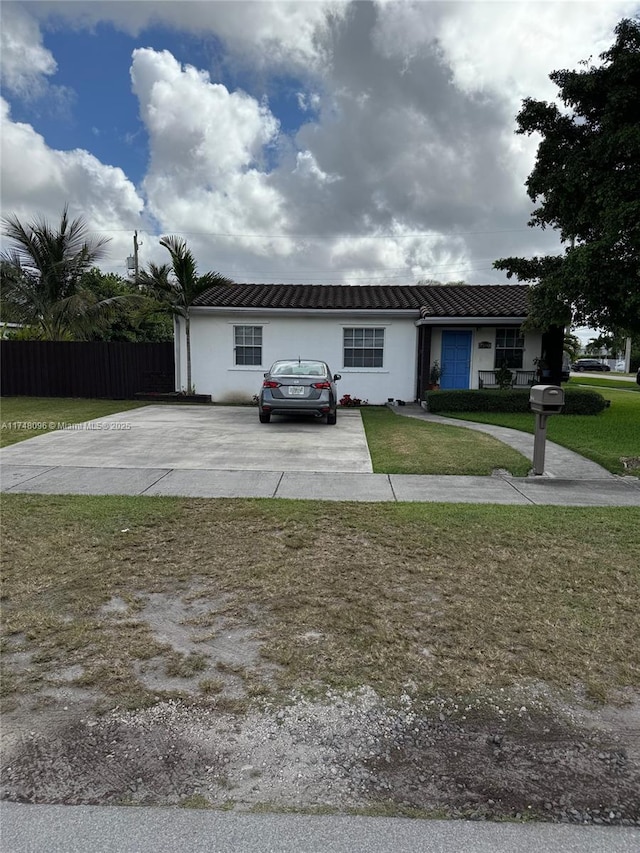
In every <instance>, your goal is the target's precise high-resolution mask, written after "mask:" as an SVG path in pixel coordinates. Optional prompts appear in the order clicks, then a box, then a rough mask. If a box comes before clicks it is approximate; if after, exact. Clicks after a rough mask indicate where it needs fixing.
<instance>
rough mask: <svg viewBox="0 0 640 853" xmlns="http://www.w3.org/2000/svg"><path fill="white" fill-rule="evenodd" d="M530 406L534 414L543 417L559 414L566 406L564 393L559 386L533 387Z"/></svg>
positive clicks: (530, 394)
mask: <svg viewBox="0 0 640 853" xmlns="http://www.w3.org/2000/svg"><path fill="white" fill-rule="evenodd" d="M529 405H530V406H531V411H532V412H539V413H540V414H543V415H554V414H558V412H561V411H562V408H563V406H564V391H563V390H562V388H560V386H558V385H532V386H531V391H530V392H529Z"/></svg>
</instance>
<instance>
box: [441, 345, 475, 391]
mask: <svg viewBox="0 0 640 853" xmlns="http://www.w3.org/2000/svg"><path fill="white" fill-rule="evenodd" d="M470 367H471V332H443V333H442V376H441V378H440V387H441V388H468V387H469V369H470Z"/></svg>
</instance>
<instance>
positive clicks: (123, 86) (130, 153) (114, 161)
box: [7, 23, 308, 184]
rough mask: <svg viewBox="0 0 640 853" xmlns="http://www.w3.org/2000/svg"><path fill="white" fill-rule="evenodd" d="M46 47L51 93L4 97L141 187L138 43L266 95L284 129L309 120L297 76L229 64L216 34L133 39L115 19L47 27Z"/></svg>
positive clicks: (67, 145) (17, 113)
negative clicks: (134, 85) (135, 70)
mask: <svg viewBox="0 0 640 853" xmlns="http://www.w3.org/2000/svg"><path fill="white" fill-rule="evenodd" d="M43 46H44V47H45V48H46V49H48V50H49V51H50V52H51V54H52V55H53V56H54V57H55V58H56V62H57V66H58V67H57V70H56V73H55V74H54V75H52V76H51V78H50V79H51V84H52V88H53V89H54V91H55V90H56V89H57V90H58V91H57V95H56V96H55V97H54V98H53V99H52V98H51V91H49V92H47V93H45V94H44V95H43V96H42V97H40V98H36V99H32V100H31V99H24V98H22V97H20V96H16V95H13V94H12V93H8V94H7V100H8V101H9V103H10V104H11V108H12V114H13V117H14V119H16V120H17V121H24V122H29V123H30V124H31V125H33V127H34V129H35V130H37V131H38V133H41V134H42V135H43V136H44V137H45V138H46V140H47V142H48V144H49V145H51V146H52V147H53V148H58V149H62V150H72V149H74V148H84V149H86V150H88V151H91V153H92V154H95V156H96V157H98V158H99V159H100V160H101V161H102V162H103V163H107V164H109V165H113V166H120V167H121V168H122V169H123V170H124V171H125V172H126V174H127V175H128V176H129V178H130V179H131V180H132V181H133V182H134V183H135V184H140V183H141V181H142V179H143V178H144V175H145V171H146V167H147V163H148V146H149V142H148V136H147V132H146V129H145V126H144V124H143V122H142V121H141V120H140V117H139V106H138V101H137V99H136V97H135V96H134V94H133V92H132V91H131V77H130V73H129V72H130V65H131V56H132V53H133V51H134V49H135V48H137V47H152V48H154V49H155V50H168V51H170V52H171V54H172V55H173V56H175V58H176V59H177V60H178V61H179V62H181V63H183V64H189V65H194V66H195V67H196V68H199V69H203V70H205V71H209V72H211V73H215V74H216V80H217V81H219V82H221V83H224V84H225V85H226V86H227V88H229V89H233V90H236V89H242V90H244V91H247V92H249V93H250V94H253V95H254V96H255V97H257V98H267V100H268V102H269V105H270V108H271V109H272V111H273V112H274V113H275V114H276V115H277V116H278V120H279V121H280V124H281V127H282V129H283V131H284V132H285V133H295V131H297V129H298V128H299V126H300V124H302V123H303V122H304V121H306V120H307V119H308V116H307V115H306V113H304V112H302V111H301V110H300V109H299V105H298V98H297V92H299V91H300V90H301V82H300V80H298V79H296V78H293V77H290V76H286V75H277V76H275V77H274V78H273V79H265V78H264V76H262V75H261V76H260V78H258V79H256V75H255V74H254V73H252V72H251V71H250V70H241V69H238V70H236V71H235V72H233V71H230V70H229V69H228V68H226V67H225V62H224V60H225V53H224V49H223V46H222V45H221V43H220V41H219V40H218V39H217V38H216V37H215V35H213V34H208V35H206V36H197V35H193V34H190V33H180V32H176V31H174V30H171V29H168V28H164V27H149V28H146V29H145V30H143V31H142V32H141V33H140V34H138V35H136V36H132V35H130V34H128V33H124V32H121V31H118V30H117V29H116V28H115V27H114V26H113V25H112V24H109V23H102V24H98V25H97V26H96V27H95V29H93V30H91V31H85V30H82V31H78V30H67V29H49V30H44V31H43Z"/></svg>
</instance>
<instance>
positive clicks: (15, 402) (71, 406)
mask: <svg viewBox="0 0 640 853" xmlns="http://www.w3.org/2000/svg"><path fill="white" fill-rule="evenodd" d="M144 405H146V404H145V403H138V402H135V401H133V400H86V399H80V398H74V397H3V398H2V399H1V400H0V420H1V421H2V423H1V430H0V447H7V446H8V445H10V444H15V443H16V442H18V441H25V439H27V438H34V437H35V436H36V435H42V434H43V433H46V432H51V431H52V430H55V429H62V426H61V425H62V424H79V423H82V422H83V421H89V420H93V418H104V417H106V416H107V415H113V414H115V413H116V412H127V411H129V409H139V408H140V406H144Z"/></svg>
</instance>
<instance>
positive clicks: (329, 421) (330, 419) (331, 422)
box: [327, 412, 338, 426]
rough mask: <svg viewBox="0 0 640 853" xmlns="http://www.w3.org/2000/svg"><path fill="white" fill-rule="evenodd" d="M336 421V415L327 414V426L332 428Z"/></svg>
mask: <svg viewBox="0 0 640 853" xmlns="http://www.w3.org/2000/svg"><path fill="white" fill-rule="evenodd" d="M337 420H338V413H337V412H334V413H333V414H331V412H329V414H328V415H327V424H328V425H329V426H334V425H335V423H336V421H337Z"/></svg>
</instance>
